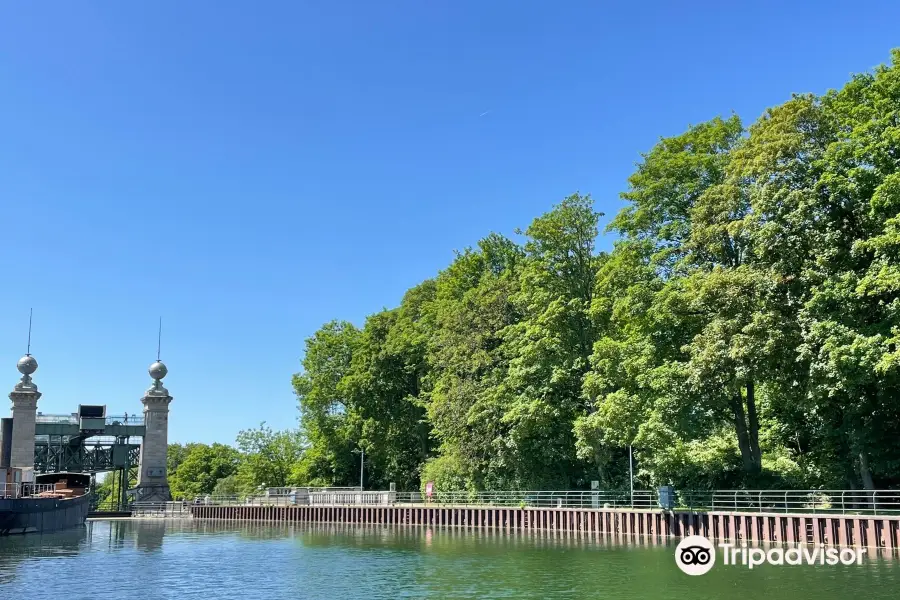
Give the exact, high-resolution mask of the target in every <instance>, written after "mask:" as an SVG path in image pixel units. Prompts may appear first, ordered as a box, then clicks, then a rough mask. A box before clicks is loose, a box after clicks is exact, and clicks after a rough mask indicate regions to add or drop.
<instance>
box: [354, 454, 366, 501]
mask: <svg viewBox="0 0 900 600" xmlns="http://www.w3.org/2000/svg"><path fill="white" fill-rule="evenodd" d="M351 452H353V454H359V491H360V492H361V491H363V466H364V465H365V464H366V449H365V448H363V447H361V446H360V448H359V450H351Z"/></svg>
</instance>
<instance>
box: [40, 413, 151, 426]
mask: <svg viewBox="0 0 900 600" xmlns="http://www.w3.org/2000/svg"><path fill="white" fill-rule="evenodd" d="M35 423H43V424H52V425H78V424H80V423H81V421H80V419H79V418H78V415H37V416H36V417H35ZM106 424H107V425H143V424H144V415H143V414H141V413H135V414H129V415H128V416H127V417H126V416H125V415H113V416H109V417H106Z"/></svg>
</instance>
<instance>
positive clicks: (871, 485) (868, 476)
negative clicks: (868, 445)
mask: <svg viewBox="0 0 900 600" xmlns="http://www.w3.org/2000/svg"><path fill="white" fill-rule="evenodd" d="M859 476H860V478H862V483H863V489H865V490H874V489H875V482H874V481H872V471H870V470H869V455H868V454H866V453H865V452H864V451H863V452H860V453H859Z"/></svg>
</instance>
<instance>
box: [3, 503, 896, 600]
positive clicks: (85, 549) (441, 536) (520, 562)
mask: <svg viewBox="0 0 900 600" xmlns="http://www.w3.org/2000/svg"><path fill="white" fill-rule="evenodd" d="M674 549H675V546H674V544H673V543H670V544H656V545H654V544H650V543H648V542H646V541H645V542H642V543H634V542H632V543H628V542H627V541H625V540H615V539H612V540H610V539H600V540H598V539H593V538H592V539H586V538H579V537H562V536H558V535H552V534H544V535H529V534H505V533H497V532H481V531H464V530H456V529H426V528H412V527H407V528H381V527H375V526H370V527H347V526H329V525H294V526H288V525H272V524H257V523H223V522H214V521H190V520H185V521H175V520H163V519H160V520H144V521H129V520H122V521H93V522H88V523H87V525H86V526H85V527H84V528H82V529H77V530H71V531H66V532H61V533H55V534H48V535H43V536H40V535H28V536H18V537H7V538H0V598H3V599H7V598H9V599H11V600H12V599H19V598H23V599H24V598H39V597H40V598H64V599H66V600H82V599H88V598H100V599H106V598H110V599H112V598H115V599H120V600H130V599H133V598H139V599H148V600H155V599H166V600H168V599H173V600H174V599H188V600H190V599H194V598H203V599H232V598H233V599H238V598H240V599H242V600H246V599H252V598H271V599H280V598H291V599H314V598H315V599H319V598H321V599H329V600H332V599H342V598H353V599H369V598H390V599H393V598H429V599H431V598H448V599H451V598H554V599H555V598H597V599H610V600H626V599H627V600H631V599H649V600H664V599H666V600H667V599H685V600H719V599H724V598H748V599H752V598H759V599H761V600H781V599H785V600H786V599H791V600H805V599H810V600H812V599H815V600H845V599H851V598H853V599H856V598H859V599H863V598H865V599H867V600H870V599H871V600H877V599H882V598H884V599H888V598H891V599H897V598H900V560H897V559H896V558H895V557H891V556H884V555H881V556H878V555H872V556H868V557H867V558H866V559H865V560H864V563H863V564H862V565H860V566H857V565H853V566H844V565H838V566H806V565H804V566H785V567H773V566H763V567H759V568H757V569H754V570H752V571H750V570H748V569H747V568H746V567H725V566H722V565H721V564H717V565H716V567H714V568H713V570H712V571H711V572H709V573H708V574H706V575H703V576H700V577H690V576H688V575H685V574H683V573H682V572H681V571H680V570H678V568H677V567H676V565H675V561H674Z"/></svg>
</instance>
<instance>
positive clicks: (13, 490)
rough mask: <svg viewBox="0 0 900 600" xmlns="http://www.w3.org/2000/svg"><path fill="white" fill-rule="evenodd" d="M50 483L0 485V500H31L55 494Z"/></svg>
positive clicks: (53, 487) (54, 489)
mask: <svg viewBox="0 0 900 600" xmlns="http://www.w3.org/2000/svg"><path fill="white" fill-rule="evenodd" d="M55 491H56V485H55V484H52V483H0V498H5V499H15V498H33V497H35V496H38V495H39V494H43V493H46V492H55Z"/></svg>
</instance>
